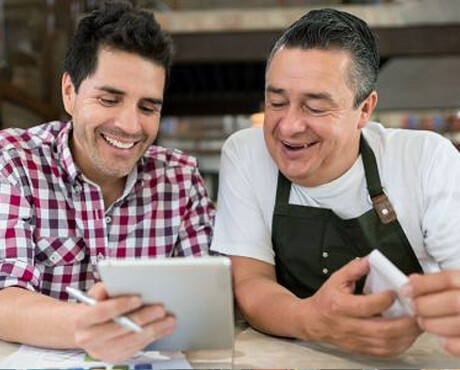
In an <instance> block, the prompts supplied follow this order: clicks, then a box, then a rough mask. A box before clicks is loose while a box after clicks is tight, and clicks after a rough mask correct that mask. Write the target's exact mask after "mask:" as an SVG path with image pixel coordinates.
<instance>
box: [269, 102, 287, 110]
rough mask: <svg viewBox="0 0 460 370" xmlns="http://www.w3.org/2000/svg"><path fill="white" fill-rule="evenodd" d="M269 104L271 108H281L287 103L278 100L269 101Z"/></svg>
mask: <svg viewBox="0 0 460 370" xmlns="http://www.w3.org/2000/svg"><path fill="white" fill-rule="evenodd" d="M269 104H270V106H271V107H272V108H273V109H281V108H283V107H284V106H286V105H287V103H286V102H278V101H274V102H270V103H269Z"/></svg>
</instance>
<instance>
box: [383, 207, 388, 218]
mask: <svg viewBox="0 0 460 370" xmlns="http://www.w3.org/2000/svg"><path fill="white" fill-rule="evenodd" d="M387 214H388V209H386V208H384V209H382V215H384V216H386V215H387Z"/></svg>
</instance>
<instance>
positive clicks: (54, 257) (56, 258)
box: [50, 254, 59, 262]
mask: <svg viewBox="0 0 460 370" xmlns="http://www.w3.org/2000/svg"><path fill="white" fill-rule="evenodd" d="M58 259H59V258H58V256H56V255H55V254H53V255H51V256H50V260H51V262H56V261H57V260H58Z"/></svg>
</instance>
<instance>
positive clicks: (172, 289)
mask: <svg viewBox="0 0 460 370" xmlns="http://www.w3.org/2000/svg"><path fill="white" fill-rule="evenodd" d="M98 269H99V273H100V275H101V278H102V281H103V282H104V284H105V286H106V289H107V291H108V293H109V295H110V296H118V295H123V294H138V295H140V296H141V297H142V300H143V301H144V302H145V303H156V302H159V303H162V304H163V305H164V307H165V308H166V310H167V311H169V312H171V313H173V314H174V315H175V316H176V319H177V325H176V328H175V330H174V333H173V334H172V335H170V336H168V337H165V338H162V339H159V340H158V341H155V342H153V343H152V344H151V345H149V347H148V349H149V350H183V351H185V350H207V349H231V348H232V347H233V335H234V333H233V332H234V317H233V294H232V279H231V263H230V259H229V258H227V257H198V258H193V257H192V258H181V257H176V258H154V259H118V260H110V259H107V260H102V261H100V262H99V263H98Z"/></svg>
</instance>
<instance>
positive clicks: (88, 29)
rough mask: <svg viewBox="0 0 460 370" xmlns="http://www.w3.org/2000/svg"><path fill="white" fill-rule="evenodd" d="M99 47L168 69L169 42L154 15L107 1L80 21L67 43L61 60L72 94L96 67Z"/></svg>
mask: <svg viewBox="0 0 460 370" xmlns="http://www.w3.org/2000/svg"><path fill="white" fill-rule="evenodd" d="M102 47H107V48H110V49H115V50H121V51H126V52H130V53H135V54H138V55H139V56H141V57H144V58H146V59H149V60H151V61H153V62H155V63H157V64H160V65H161V66H163V67H164V68H165V72H166V80H168V77H169V70H170V68H171V62H172V53H173V46H172V40H171V38H170V37H169V36H168V35H166V34H165V33H164V32H163V31H161V29H160V26H159V24H158V23H157V21H156V20H155V17H154V15H153V13H149V12H147V11H144V10H141V9H137V8H135V7H133V5H132V4H131V3H128V2H125V1H106V2H105V3H104V4H103V5H102V7H101V8H99V9H97V10H94V11H92V12H91V13H90V14H89V15H88V16H86V17H85V18H83V19H82V20H81V21H80V23H79V25H78V28H77V31H76V33H75V35H74V37H73V39H72V41H71V42H70V45H69V48H68V50H67V54H66V57H65V60H64V71H66V72H67V73H69V75H70V78H71V80H72V83H73V85H74V87H75V91H77V92H78V89H79V87H80V84H81V82H82V81H83V80H84V79H85V78H86V77H88V76H89V75H91V74H92V73H93V72H94V71H95V70H96V66H97V56H98V51H99V50H100V49H101V48H102Z"/></svg>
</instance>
